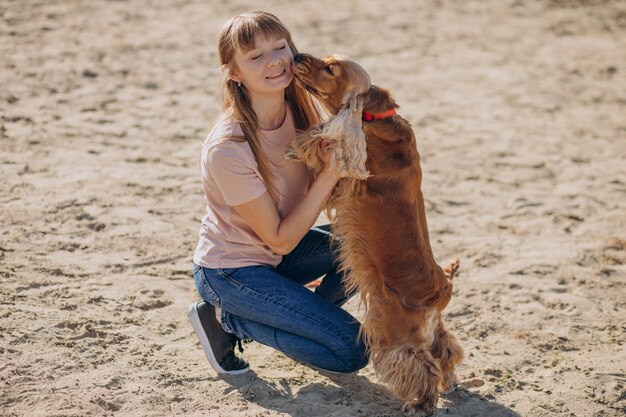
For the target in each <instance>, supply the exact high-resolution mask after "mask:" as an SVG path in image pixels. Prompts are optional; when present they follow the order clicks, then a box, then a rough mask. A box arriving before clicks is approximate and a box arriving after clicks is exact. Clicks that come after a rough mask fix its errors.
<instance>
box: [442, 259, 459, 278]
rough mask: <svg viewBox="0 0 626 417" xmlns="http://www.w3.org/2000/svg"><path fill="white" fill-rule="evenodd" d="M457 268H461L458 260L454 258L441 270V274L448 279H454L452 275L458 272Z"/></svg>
mask: <svg viewBox="0 0 626 417" xmlns="http://www.w3.org/2000/svg"><path fill="white" fill-rule="evenodd" d="M459 266H461V260H460V259H459V258H454V259H453V260H451V261H450V263H449V264H448V265H446V266H445V267H444V268H443V272H444V273H445V274H446V277H448V279H452V278H454V275H455V274H456V272H457V271H458V270H459Z"/></svg>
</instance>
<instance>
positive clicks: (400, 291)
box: [285, 54, 463, 416]
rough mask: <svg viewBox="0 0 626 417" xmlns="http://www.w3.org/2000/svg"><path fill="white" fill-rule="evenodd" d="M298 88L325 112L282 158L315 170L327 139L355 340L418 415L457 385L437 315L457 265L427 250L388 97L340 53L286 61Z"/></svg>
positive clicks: (449, 341)
mask: <svg viewBox="0 0 626 417" xmlns="http://www.w3.org/2000/svg"><path fill="white" fill-rule="evenodd" d="M293 71H294V74H295V76H296V78H297V80H298V81H297V82H300V83H301V84H302V85H303V86H304V87H305V88H306V89H307V90H308V91H309V92H311V93H312V94H313V95H314V96H315V97H316V98H317V99H318V100H319V101H320V103H321V104H322V105H323V106H324V107H325V108H326V109H327V110H328V112H329V113H330V114H331V115H332V116H331V118H330V120H329V121H328V122H326V123H321V124H319V125H317V126H315V127H313V128H311V129H309V130H308V131H306V132H303V133H302V134H301V135H299V136H298V137H297V138H296V139H294V141H293V142H292V144H291V146H290V148H289V149H288V150H287V151H286V152H285V156H286V157H287V158H297V159H300V160H302V161H304V162H305V163H306V164H307V165H308V166H309V167H311V168H312V169H314V170H320V169H321V168H322V166H323V161H324V155H323V153H324V150H323V149H321V147H320V141H325V142H326V143H327V144H328V145H329V149H330V152H332V156H331V163H332V164H336V166H337V167H338V169H339V170H340V172H341V174H342V177H344V178H343V179H342V180H341V181H340V182H339V184H338V185H337V188H336V189H335V191H334V193H333V196H332V197H331V201H330V203H329V207H330V208H332V209H334V210H335V215H334V216H333V219H332V223H333V224H332V230H333V233H334V234H335V236H336V237H337V242H338V244H339V248H340V257H341V265H342V269H343V270H345V271H347V272H348V274H347V278H346V279H347V284H348V286H349V287H350V288H351V289H355V288H356V289H357V290H358V291H359V293H360V295H361V299H362V302H363V305H364V307H365V309H364V311H365V312H364V317H363V326H362V329H363V330H362V336H363V337H364V340H365V342H366V344H367V346H368V349H369V352H370V358H371V360H372V363H373V366H374V369H375V371H376V373H377V375H378V377H379V378H380V380H381V381H382V382H383V383H385V384H386V385H387V386H388V387H389V388H390V389H391V390H392V391H393V392H394V393H395V394H396V395H397V396H399V397H400V398H402V399H403V400H405V404H404V406H403V410H404V411H405V412H406V413H408V414H409V415H417V416H426V415H429V414H431V413H432V412H433V411H434V410H435V408H436V405H437V400H438V398H439V393H440V392H444V391H447V390H450V389H451V388H453V386H454V383H455V372H454V370H455V366H456V365H457V364H458V363H459V362H460V361H461V359H462V358H463V349H462V348H461V346H460V344H459V342H458V341H457V339H456V337H454V336H453V335H452V334H451V333H450V332H449V331H448V330H446V328H445V326H444V324H443V321H442V317H441V312H442V310H443V309H444V308H445V307H446V305H447V304H448V302H449V301H450V297H451V295H452V278H453V276H454V274H455V273H456V271H457V269H458V267H459V260H458V259H455V260H453V261H452V262H451V263H450V264H449V265H448V266H446V267H445V268H443V269H442V268H441V267H439V265H437V263H436V262H435V259H434V257H433V254H432V250H431V247H430V241H429V237H428V228H427V225H426V213H425V208H424V198H423V196H422V192H421V182H422V171H421V167H420V156H419V153H418V152H417V146H416V141H415V135H414V134H413V131H412V129H411V127H410V125H409V123H408V122H407V121H406V120H405V119H403V118H402V117H400V116H399V115H397V114H396V111H395V110H396V108H398V105H397V104H396V102H395V101H394V100H393V99H392V98H391V95H390V93H389V91H387V90H384V89H382V88H380V87H377V86H375V85H372V84H371V82H370V77H369V75H368V74H367V72H366V71H365V70H364V69H363V68H362V67H361V66H360V65H358V64H357V63H356V62H354V61H352V60H349V59H348V58H346V57H342V56H338V55H332V56H329V57H327V58H324V59H320V58H316V57H313V56H311V55H307V54H297V55H296V56H295V57H294V65H293Z"/></svg>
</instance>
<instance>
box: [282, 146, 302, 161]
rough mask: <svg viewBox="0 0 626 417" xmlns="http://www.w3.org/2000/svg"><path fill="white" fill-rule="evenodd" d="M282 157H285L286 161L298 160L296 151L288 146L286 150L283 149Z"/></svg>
mask: <svg viewBox="0 0 626 417" xmlns="http://www.w3.org/2000/svg"><path fill="white" fill-rule="evenodd" d="M283 158H284V159H286V160H287V161H299V160H300V157H299V156H298V153H297V152H296V151H295V150H294V149H292V148H288V149H287V150H285V152H283Z"/></svg>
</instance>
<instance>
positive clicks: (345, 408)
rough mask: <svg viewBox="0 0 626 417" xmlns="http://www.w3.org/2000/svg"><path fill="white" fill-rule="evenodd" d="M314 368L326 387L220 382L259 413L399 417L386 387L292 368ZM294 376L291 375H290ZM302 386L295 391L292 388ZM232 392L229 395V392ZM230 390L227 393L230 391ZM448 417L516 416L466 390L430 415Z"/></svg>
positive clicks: (250, 376)
mask: <svg viewBox="0 0 626 417" xmlns="http://www.w3.org/2000/svg"><path fill="white" fill-rule="evenodd" d="M294 366H295V367H297V366H303V367H306V368H309V369H312V370H314V371H316V372H318V373H319V374H321V375H323V376H325V377H326V378H328V379H329V380H330V382H329V383H320V382H314V383H309V382H308V381H307V380H306V374H308V373H309V372H306V370H305V369H303V372H301V373H299V375H298V376H295V377H294V376H290V377H285V378H279V379H278V380H277V381H276V380H275V382H268V381H267V380H264V379H263V378H262V377H259V376H258V374H257V373H256V372H254V371H250V372H248V373H246V374H244V375H240V376H231V375H220V377H221V378H222V379H223V380H224V381H225V382H227V383H228V384H230V385H231V386H232V389H233V390H238V391H239V392H240V394H241V395H242V396H243V397H244V398H245V399H246V401H249V402H251V403H255V404H258V405H260V406H261V407H263V408H267V409H271V410H275V411H278V412H280V413H286V414H288V415H290V416H292V417H313V416H331V415H333V416H347V417H352V416H354V417H356V416H364V417H365V416H368V417H401V416H403V415H404V414H403V413H402V411H401V409H402V404H403V401H402V400H400V399H399V398H397V397H395V396H394V395H393V394H392V393H391V392H390V391H389V390H387V388H385V386H384V385H381V384H378V383H375V382H372V381H370V380H369V379H368V378H367V377H366V376H363V375H359V374H358V373H352V374H339V373H333V372H327V371H323V370H320V369H317V368H312V367H309V366H307V365H305V364H295V363H294ZM290 373H291V374H293V371H291V372H290ZM297 387H301V388H299V389H294V388H297ZM230 391H232V390H230ZM230 391H229V392H230ZM437 415H446V416H447V417H448V416H449V417H455V416H456V417H469V416H476V415H479V416H481V417H519V414H517V413H515V412H514V411H512V410H511V409H509V408H508V407H505V406H503V405H501V404H498V403H496V402H493V401H489V400H488V399H487V398H485V397H483V396H482V395H480V394H476V393H473V392H471V391H468V390H467V389H466V388H465V387H457V389H456V390H455V391H453V392H451V393H449V394H443V395H442V396H441V398H440V400H439V403H438V408H437V410H436V411H435V413H434V414H433V416H437Z"/></svg>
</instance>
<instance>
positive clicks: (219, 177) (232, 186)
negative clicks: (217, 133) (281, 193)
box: [205, 146, 267, 206]
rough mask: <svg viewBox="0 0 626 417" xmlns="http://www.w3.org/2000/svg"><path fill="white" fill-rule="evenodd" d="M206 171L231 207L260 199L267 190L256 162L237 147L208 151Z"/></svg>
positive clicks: (217, 147) (217, 148)
mask: <svg viewBox="0 0 626 417" xmlns="http://www.w3.org/2000/svg"><path fill="white" fill-rule="evenodd" d="M205 163H206V169H207V171H208V172H209V173H210V174H211V177H212V178H213V181H215V183H216V185H217V187H218V188H219V190H220V191H221V193H222V195H223V197H224V201H225V202H226V204H228V205H229V206H237V205H239V204H243V203H247V202H249V201H252V200H254V199H255V198H257V197H260V196H261V195H262V194H263V193H264V192H265V191H266V190H267V189H266V187H265V184H264V183H263V180H262V179H261V178H260V175H259V174H258V171H257V170H256V169H255V167H256V161H254V158H253V157H251V156H250V155H248V154H247V153H246V152H245V151H243V150H240V149H237V148H236V147H220V146H216V147H213V148H211V149H209V150H208V152H207V158H206V161H205Z"/></svg>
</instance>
